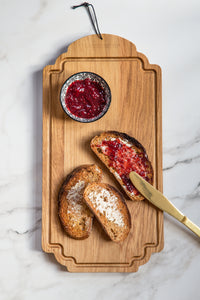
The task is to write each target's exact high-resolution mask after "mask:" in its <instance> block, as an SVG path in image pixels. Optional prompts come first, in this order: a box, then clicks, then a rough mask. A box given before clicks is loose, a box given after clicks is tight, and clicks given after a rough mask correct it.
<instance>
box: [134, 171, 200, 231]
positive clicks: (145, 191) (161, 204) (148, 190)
mask: <svg viewBox="0 0 200 300" xmlns="http://www.w3.org/2000/svg"><path fill="white" fill-rule="evenodd" d="M129 177H130V180H131V182H132V183H133V185H134V186H135V187H136V189H137V190H138V191H139V192H140V193H141V194H142V195H143V196H144V197H145V198H146V199H147V200H149V201H150V202H151V203H152V204H154V205H155V206H157V207H158V208H160V209H161V210H163V211H165V212H167V213H168V214H170V215H171V216H172V217H174V218H176V219H177V220H178V221H179V222H181V223H182V224H184V225H185V226H186V227H188V228H189V229H190V230H191V231H192V232H194V233H195V234H196V235H197V236H198V237H200V228H199V227H198V226H197V225H195V224H194V223H193V222H192V221H190V220H189V219H188V218H187V217H186V216H184V214H182V212H180V211H179V210H178V209H177V208H176V207H175V206H174V205H173V204H172V203H171V202H170V201H169V200H168V199H167V198H166V197H165V196H164V195H163V194H162V193H161V192H159V191H158V190H157V189H155V188H154V187H153V186H152V185H151V184H150V183H148V182H147V181H146V180H144V179H143V178H142V177H141V176H140V175H138V174H137V173H136V172H131V173H130V174H129Z"/></svg>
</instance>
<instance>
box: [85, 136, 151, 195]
mask: <svg viewBox="0 0 200 300" xmlns="http://www.w3.org/2000/svg"><path fill="white" fill-rule="evenodd" d="M90 146H91V149H92V150H93V151H94V153H95V154H96V155H97V156H98V157H99V158H100V160H101V161H102V162H103V163H104V164H105V165H106V167H107V168H108V169H109V171H110V172H111V173H112V174H113V175H114V177H115V178H116V179H117V181H118V182H119V183H120V185H121V186H122V188H123V189H124V191H125V192H126V194H127V195H128V196H129V198H130V199H131V200H143V199H144V197H143V196H142V195H141V194H140V193H139V192H138V191H137V189H136V188H135V187H134V186H133V184H132V182H131V181H130V178H129V173H130V172H131V171H135V172H136V173H138V174H139V175H140V176H141V177H143V179H145V180H146V181H148V182H149V183H150V184H152V183H153V168H152V165H151V162H150V161H149V159H148V156H147V153H146V150H145V148H144V147H143V146H142V145H141V144H140V143H139V142H138V141H137V140H136V139H135V138H133V137H131V136H129V135H127V134H126V133H122V132H117V131H107V132H103V133H101V134H100V135H97V136H95V137H94V138H93V139H92V141H91V143H90Z"/></svg>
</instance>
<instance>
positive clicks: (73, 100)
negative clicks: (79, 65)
mask: <svg viewBox="0 0 200 300" xmlns="http://www.w3.org/2000/svg"><path fill="white" fill-rule="evenodd" d="M65 104H66V107H67V109H68V110H69V111H70V112H71V113H72V114H73V115H74V116H76V117H78V118H84V119H91V118H94V117H96V116H98V115H99V114H100V113H101V112H102V111H103V110H104V108H105V106H106V104H107V103H106V94H105V91H104V89H103V88H102V86H101V85H100V84H99V83H98V82H96V81H93V80H91V79H89V78H86V79H84V80H76V81H74V82H72V83H71V84H70V85H69V87H68V89H67V92H66V96H65Z"/></svg>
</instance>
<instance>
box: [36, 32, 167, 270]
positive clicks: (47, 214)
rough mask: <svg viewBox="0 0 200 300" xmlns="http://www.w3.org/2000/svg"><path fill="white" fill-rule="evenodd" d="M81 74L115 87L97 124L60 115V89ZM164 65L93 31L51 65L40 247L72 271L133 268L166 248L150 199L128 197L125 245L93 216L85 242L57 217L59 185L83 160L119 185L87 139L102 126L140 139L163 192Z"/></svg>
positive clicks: (45, 86)
mask: <svg viewBox="0 0 200 300" xmlns="http://www.w3.org/2000/svg"><path fill="white" fill-rule="evenodd" d="M81 71H89V72H94V73H97V74H99V75H100V76H102V77H103V78H104V79H105V80H106V81H107V83H108V85H109V86H110V89H111V94H112V100H111V105H110V108H109V110H108V112H107V113H106V114H105V115H104V117H103V118H101V119H100V120H98V121H96V122H93V123H89V124H87V123H84V124H83V123H79V122H76V121H73V120H71V119H70V118H69V117H67V116H66V114H65V113H64V112H63V110H62V107H61V105H60V101H59V95H60V89H61V87H62V84H63V83H64V81H65V80H66V79H67V78H68V77H69V76H71V75H73V74H74V73H77V72H81ZM161 104H162V102H161V70H160V67H159V66H157V65H151V64H149V62H148V60H147V58H146V57H145V56H144V55H143V54H141V53H138V52H137V51H136V48H135V45H134V44H132V43H131V42H130V41H127V40H125V39H123V38H121V37H118V36H113V35H107V34H104V35H103V40H100V39H99V38H98V37H97V36H96V35H91V36H87V37H84V38H82V39H80V40H78V41H76V42H74V43H72V44H71V45H70V47H69V49H68V51H67V52H66V53H63V54H62V55H61V56H59V57H58V58H57V60H56V62H55V64H54V65H51V66H46V67H45V68H44V71H43V199H42V247H43V250H44V251H45V252H49V253H54V255H55V257H56V259H57V261H58V262H59V263H60V264H62V265H64V266H66V267H67V269H68V270H69V271H71V272H135V271H137V270H138V267H139V266H140V265H142V264H144V263H146V262H147V261H148V260H149V258H150V256H151V254H152V253H153V252H158V251H161V250H162V248H163V243H164V241H163V214H162V212H161V211H159V210H158V209H156V208H155V207H154V206H152V205H151V204H149V203H148V202H147V201H141V202H133V201H129V200H128V199H127V196H126V195H125V194H124V197H125V198H126V199H127V205H128V207H129V210H130V213H131V217H132V228H131V231H130V233H129V236H128V238H127V239H126V240H125V241H124V242H122V243H114V242H112V241H110V240H108V238H107V237H106V235H105V234H104V232H103V230H102V229H101V227H100V225H99V224H98V223H97V222H96V221H95V222H94V226H93V230H92V233H91V235H90V237H89V238H88V239H86V240H82V241H77V240H73V239H72V238H70V237H68V236H67V235H66V234H65V233H64V231H63V230H62V227H61V225H60V221H59V219H58V215H57V198H58V192H59V189H60V186H61V184H62V182H63V180H64V179H65V177H66V176H67V174H68V173H69V172H71V171H72V170H73V169H74V168H75V167H77V166H79V165H81V164H89V163H96V164H98V165H99V166H100V167H101V168H102V169H103V171H104V175H105V176H104V182H107V183H110V184H112V185H113V186H115V187H117V188H118V189H119V190H120V191H121V192H122V193H124V192H123V191H122V189H121V188H120V186H119V185H118V184H117V182H116V181H115V179H114V178H113V177H112V176H111V175H110V173H109V171H108V170H107V169H106V167H104V166H103V164H101V162H100V161H99V160H98V158H97V157H95V155H94V154H93V153H92V151H91V150H90V146H89V143H90V140H91V139H92V138H93V137H94V136H95V135H96V134H99V133H100V132H102V131H106V130H116V131H121V132H125V133H127V134H129V135H130V136H133V137H135V138H136V139H137V140H138V141H139V142H140V143H141V144H142V145H143V146H144V147H145V148H146V151H147V153H148V156H149V159H150V160H151V162H152V166H153V169H154V185H155V187H156V188H158V189H159V190H160V191H162V128H161V125H162V116H161V109H162V107H161Z"/></svg>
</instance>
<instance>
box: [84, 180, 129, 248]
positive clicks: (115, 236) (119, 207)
mask: <svg viewBox="0 0 200 300" xmlns="http://www.w3.org/2000/svg"><path fill="white" fill-rule="evenodd" d="M103 189H105V190H106V191H108V192H109V194H110V197H108V199H107V202H108V206H107V207H106V206H105V200H106V199H104V200H103V198H101V203H100V204H99V201H96V202H95V199H94V202H93V200H91V199H90V196H89V195H90V193H93V192H94V193H95V192H96V193H97V197H98V195H100V192H101V191H102V190H103ZM95 197H96V194H95ZM95 197H94V198H95ZM112 197H114V201H112V202H111V203H110V202H109V201H110V199H111V198H112ZM83 198H84V201H85V203H86V204H87V205H88V207H89V208H90V210H91V211H92V212H93V214H94V215H95V217H96V218H97V220H98V221H99V223H100V224H101V226H102V228H103V229H104V231H105V232H106V233H107V235H108V236H109V237H110V239H111V240H112V241H113V242H122V241H124V240H125V239H126V238H127V236H128V234H129V232H130V229H131V215H130V212H129V210H128V207H127V204H126V202H125V200H124V197H123V195H122V194H121V193H120V192H119V191H118V190H117V189H116V188H115V187H113V186H111V185H110V184H107V183H90V184H88V185H87V187H86V188H85V190H84V193H83ZM105 198H106V197H105ZM96 204H98V205H97V206H96V207H95V205H96ZM111 205H112V207H111ZM99 206H101V208H100V207H99ZM103 210H104V211H103ZM108 210H110V211H111V213H110V217H112V214H113V212H114V216H115V218H116V219H117V217H118V218H119V220H118V221H119V223H117V222H116V220H115V221H112V220H110V219H109V216H108V215H107V214H106V213H107V212H108ZM102 211H103V212H102ZM104 212H105V213H104ZM116 212H117V214H116ZM122 220H123V223H122V224H120V223H121V222H122Z"/></svg>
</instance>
